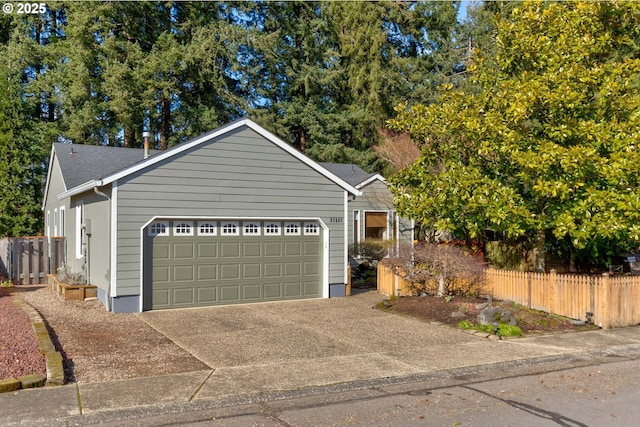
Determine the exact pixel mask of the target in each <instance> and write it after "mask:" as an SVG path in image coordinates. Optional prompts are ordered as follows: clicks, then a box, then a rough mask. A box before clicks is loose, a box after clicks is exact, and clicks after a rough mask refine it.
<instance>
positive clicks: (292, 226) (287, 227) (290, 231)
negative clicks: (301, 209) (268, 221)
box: [284, 222, 300, 236]
mask: <svg viewBox="0 0 640 427" xmlns="http://www.w3.org/2000/svg"><path fill="white" fill-rule="evenodd" d="M284 235H285V236H299V235H300V224H299V223H297V222H285V223H284Z"/></svg>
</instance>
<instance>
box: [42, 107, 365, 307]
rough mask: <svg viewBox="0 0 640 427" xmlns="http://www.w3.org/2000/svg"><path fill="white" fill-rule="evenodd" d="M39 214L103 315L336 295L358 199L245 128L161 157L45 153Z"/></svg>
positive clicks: (126, 152) (336, 180) (257, 130)
mask: <svg viewBox="0 0 640 427" xmlns="http://www.w3.org/2000/svg"><path fill="white" fill-rule="evenodd" d="M50 164H51V167H50V169H49V176H48V178H47V188H46V189H45V194H46V196H45V202H44V204H43V209H45V212H47V211H51V212H56V209H57V211H58V212H59V211H60V210H61V209H63V208H64V211H65V212H66V215H65V218H67V219H68V226H67V227H66V228H65V230H66V234H67V235H66V237H67V244H68V249H67V258H66V260H65V262H67V264H68V265H70V266H71V268H72V269H73V271H74V272H83V274H85V275H86V278H87V280H89V281H90V282H91V283H93V284H95V285H96V286H97V287H98V299H99V300H100V301H102V302H103V303H104V304H105V306H106V308H107V310H109V311H114V312H139V311H145V310H153V309H168V308H181V307H198V306H208V305H223V304H241V303H253V302H263V301H280V300H291V299H301V298H331V297H341V296H345V295H346V289H347V285H346V284H347V281H348V277H347V276H348V245H349V241H348V235H349V229H348V220H347V212H348V204H349V202H350V200H352V199H353V198H354V197H357V196H359V195H360V191H359V190H358V189H356V188H355V187H353V186H352V185H351V184H349V183H348V182H347V181H346V180H344V179H343V178H340V177H338V176H337V175H335V174H334V173H332V172H331V171H329V170H328V169H326V168H325V167H323V166H321V165H320V164H318V163H316V162H314V161H313V160H311V159H309V158H308V157H306V156H305V155H304V154H302V153H300V152H299V151H297V150H296V149H295V148H293V147H292V146H290V145H289V144H287V143H286V142H284V141H282V140H281V139H279V138H278V137H277V136H275V135H273V134H272V133H270V132H269V131H267V130H266V129H264V128H262V127H261V126H259V125H257V124H256V123H254V122H253V121H251V120H249V119H241V120H238V121H236V122H233V123H230V124H228V125H226V126H223V127H221V128H218V129H215V130H213V131H211V132H207V133H205V134H202V135H200V136H198V137H196V138H194V139H192V140H190V141H185V142H183V143H181V144H178V145H176V146H175V147H172V148H170V149H168V150H165V151H153V150H152V151H149V152H148V153H145V152H144V150H137V149H130V148H118V147H102V146H100V147H97V146H84V145H78V146H76V145H72V144H54V147H53V149H52V154H51V159H50Z"/></svg>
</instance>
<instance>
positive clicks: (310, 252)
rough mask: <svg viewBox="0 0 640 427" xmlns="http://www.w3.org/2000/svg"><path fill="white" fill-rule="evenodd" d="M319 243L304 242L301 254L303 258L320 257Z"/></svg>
mask: <svg viewBox="0 0 640 427" xmlns="http://www.w3.org/2000/svg"><path fill="white" fill-rule="evenodd" d="M318 243H319V242H304V243H303V253H304V255H305V256H312V257H317V256H320V245H319V244H318Z"/></svg>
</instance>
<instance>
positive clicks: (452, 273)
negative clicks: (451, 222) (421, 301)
mask: <svg viewBox="0 0 640 427" xmlns="http://www.w3.org/2000/svg"><path fill="white" fill-rule="evenodd" d="M390 262H391V264H392V266H393V268H394V270H395V271H396V273H397V274H399V275H400V276H402V277H403V278H404V279H405V280H407V281H408V282H409V283H411V292H412V293H413V294H415V295H417V294H420V293H423V292H426V293H427V294H432V295H433V294H437V295H441V296H443V295H479V294H480V293H481V291H482V290H483V289H484V287H485V284H486V275H485V267H486V266H485V263H484V261H483V260H482V259H481V258H479V257H475V256H472V255H470V254H469V253H468V252H466V251H465V250H464V249H462V248H460V247H456V246H449V245H439V244H421V245H419V246H416V247H415V248H403V249H402V250H401V251H400V254H399V256H398V257H396V258H393V259H391V261H390Z"/></svg>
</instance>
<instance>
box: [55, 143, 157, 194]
mask: <svg viewBox="0 0 640 427" xmlns="http://www.w3.org/2000/svg"><path fill="white" fill-rule="evenodd" d="M53 149H54V150H55V152H56V156H57V158H58V164H59V165H60V170H61V171H62V178H63V180H64V185H65V188H66V189H71V188H75V187H77V186H78V185H80V184H84V183H85V182H87V181H91V180H96V179H100V178H102V177H105V176H108V175H110V174H112V173H114V172H117V171H119V170H121V169H124V168H126V167H127V166H131V165H133V164H135V163H137V162H141V161H142V160H144V150H142V149H138V148H118V147H106V146H100V145H82V144H61V143H55V144H53ZM157 153H159V151H157V150H150V151H149V155H151V156H152V155H154V154H157Z"/></svg>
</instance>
